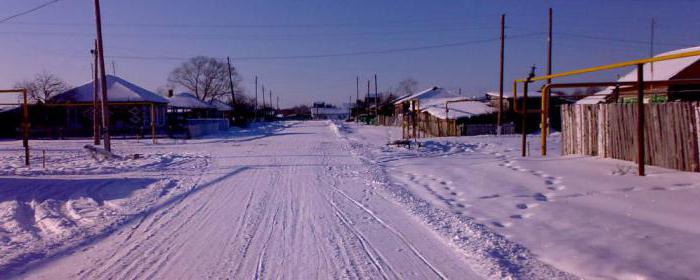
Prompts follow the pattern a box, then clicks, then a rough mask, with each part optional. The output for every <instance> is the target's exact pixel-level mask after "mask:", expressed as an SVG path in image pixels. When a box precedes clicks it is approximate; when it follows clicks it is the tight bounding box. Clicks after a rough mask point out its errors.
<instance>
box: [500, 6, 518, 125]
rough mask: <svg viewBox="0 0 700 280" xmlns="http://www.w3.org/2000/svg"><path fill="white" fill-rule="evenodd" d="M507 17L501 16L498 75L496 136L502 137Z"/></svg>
mask: <svg viewBox="0 0 700 280" xmlns="http://www.w3.org/2000/svg"><path fill="white" fill-rule="evenodd" d="M505 31H506V15H505V14H502V15H501V54H500V62H499V75H498V116H497V120H496V134H498V135H501V126H502V122H503V62H504V58H505V55H504V54H505V52H504V50H505V46H506V34H505ZM516 102H517V101H516Z"/></svg>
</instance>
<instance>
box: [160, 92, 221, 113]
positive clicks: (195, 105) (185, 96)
mask: <svg viewBox="0 0 700 280" xmlns="http://www.w3.org/2000/svg"><path fill="white" fill-rule="evenodd" d="M168 107H173V108H182V109H216V106H215V105H212V104H208V103H206V102H204V101H201V100H199V98H197V97H196V96H194V94H191V93H189V92H181V93H177V94H175V95H173V96H172V97H169V98H168Z"/></svg>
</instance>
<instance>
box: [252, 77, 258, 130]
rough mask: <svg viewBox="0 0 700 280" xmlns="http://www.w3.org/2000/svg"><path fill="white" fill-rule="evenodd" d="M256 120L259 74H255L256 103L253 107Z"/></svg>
mask: <svg viewBox="0 0 700 280" xmlns="http://www.w3.org/2000/svg"><path fill="white" fill-rule="evenodd" d="M253 111H254V114H255V120H256V121H257V120H258V76H255V104H254V108H253Z"/></svg>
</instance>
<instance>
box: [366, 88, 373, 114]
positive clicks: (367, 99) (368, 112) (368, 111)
mask: <svg viewBox="0 0 700 280" xmlns="http://www.w3.org/2000/svg"><path fill="white" fill-rule="evenodd" d="M371 85H372V82H371V81H370V80H367V98H365V103H367V104H366V107H367V115H368V116H369V114H370V110H369V109H370V106H369V89H370V86H371Z"/></svg>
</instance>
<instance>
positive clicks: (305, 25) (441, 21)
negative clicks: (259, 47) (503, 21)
mask: <svg viewBox="0 0 700 280" xmlns="http://www.w3.org/2000/svg"><path fill="white" fill-rule="evenodd" d="M57 1H60V0H57ZM487 17H490V15H483V16H480V17H476V18H487ZM474 18H475V17H470V19H474ZM469 22H473V21H472V20H467V21H465V18H464V17H461V16H460V17H454V18H440V19H422V20H385V21H374V22H354V23H353V22H345V23H342V22H340V23H339V22H325V23H296V24H294V23H292V24H206V23H204V24H196V23H105V24H104V25H106V26H125V27H157V28H171V27H172V28H324V27H356V26H370V27H376V26H378V25H393V26H404V25H407V24H413V25H425V24H427V23H428V24H429V23H438V24H445V23H448V24H457V25H459V26H461V25H463V24H468V23H469ZM12 24H16V25H49V26H91V25H92V24H91V23H87V22H27V21H24V22H13V23H12Z"/></svg>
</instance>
